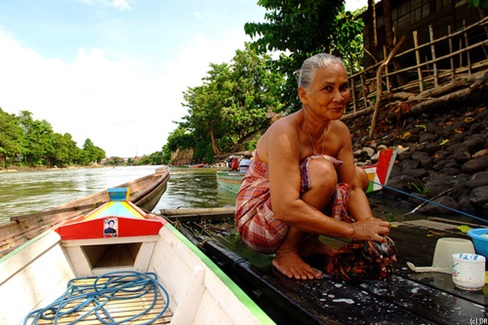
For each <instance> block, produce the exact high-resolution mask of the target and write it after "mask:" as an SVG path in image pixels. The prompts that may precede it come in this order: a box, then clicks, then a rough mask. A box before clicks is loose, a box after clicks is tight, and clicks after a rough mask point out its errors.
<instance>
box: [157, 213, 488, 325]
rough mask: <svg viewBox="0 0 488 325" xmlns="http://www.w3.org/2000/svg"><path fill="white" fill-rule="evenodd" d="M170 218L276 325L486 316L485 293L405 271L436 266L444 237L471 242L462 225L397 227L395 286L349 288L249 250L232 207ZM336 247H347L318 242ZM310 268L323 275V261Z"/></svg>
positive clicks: (446, 277) (440, 276)
mask: <svg viewBox="0 0 488 325" xmlns="http://www.w3.org/2000/svg"><path fill="white" fill-rule="evenodd" d="M161 214H162V215H163V216H164V217H165V219H167V220H169V221H170V222H171V223H173V224H174V225H175V227H178V229H179V230H180V231H181V232H182V233H183V234H184V235H185V236H187V238H188V239H189V240H190V241H192V242H193V243H194V244H195V245H198V246H199V247H200V248H201V249H202V251H203V252H204V253H205V254H206V255H207V256H209V257H211V258H212V260H213V261H214V262H215V263H217V264H218V265H219V266H220V267H221V269H222V270H224V272H226V273H227V274H228V275H229V276H231V277H232V278H233V279H235V281H236V282H237V283H239V285H240V286H241V288H243V289H244V290H245V291H246V292H247V294H248V295H249V296H250V297H251V298H252V299H253V300H254V301H256V302H257V303H258V304H259V305H260V306H261V307H262V308H263V309H264V310H265V312H267V313H268V314H269V315H271V316H272V317H273V320H274V321H275V322H277V323H279V324H281V323H283V324H351V323H354V324H420V323H422V324H457V323H463V322H464V321H463V320H464V319H466V318H469V319H471V318H472V317H474V318H476V317H481V318H483V317H486V310H487V309H488V289H487V288H488V286H487V285H485V286H484V287H483V288H482V289H481V290H477V291H468V290H461V289H459V288H457V287H456V286H455V284H454V283H453V276H452V274H450V273H449V274H448V273H442V272H421V273H418V272H414V271H413V270H411V269H409V267H408V266H407V265H408V263H413V264H414V265H431V263H432V261H433V260H435V258H434V251H435V249H436V244H437V241H438V239H440V238H450V237H454V238H458V239H460V238H461V239H464V240H469V237H468V236H466V234H464V233H462V232H461V231H460V229H459V228H460V225H464V226H465V227H466V226H467V225H470V226H471V227H479V225H477V224H466V223H465V222H455V221H454V220H448V219H442V218H429V219H428V220H425V219H424V220H411V221H402V222H393V223H392V227H391V233H390V237H391V238H392V239H393V240H394V241H395V243H396V246H397V249H398V254H397V261H396V262H394V264H393V265H394V272H393V275H392V277H391V278H390V279H386V280H364V281H361V282H352V283H351V282H344V281H340V280H334V279H332V278H331V277H330V276H329V275H327V274H325V275H324V276H323V278H321V279H317V280H311V281H302V280H294V279H288V278H286V277H284V276H283V275H282V274H280V273H279V272H277V271H276V270H275V269H274V268H273V267H272V259H273V256H272V255H265V254H259V253H256V252H254V251H252V250H251V249H250V248H248V247H247V246H246V245H245V244H244V243H243V242H242V240H241V239H240V237H239V235H238V234H237V232H236V231H235V228H234V222H233V220H234V211H233V209H230V208H218V209H211V210H208V211H203V210H202V209H193V211H192V209H174V210H170V209H166V210H161ZM321 240H322V241H324V242H325V243H327V244H328V245H330V246H331V247H332V248H339V247H341V246H342V245H344V244H347V243H348V241H346V240H343V239H340V238H333V237H328V236H321ZM308 262H309V263H310V264H311V265H313V266H314V267H316V268H318V269H321V270H325V268H324V266H325V265H326V264H327V258H325V257H320V258H317V257H310V259H309V260H308Z"/></svg>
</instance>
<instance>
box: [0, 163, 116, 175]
mask: <svg viewBox="0 0 488 325" xmlns="http://www.w3.org/2000/svg"><path fill="white" fill-rule="evenodd" d="M103 167H113V166H105V165H99V164H91V165H88V166H68V167H49V168H48V167H46V166H36V167H28V166H15V165H12V166H10V167H8V168H0V173H18V172H33V171H44V170H46V171H49V170H70V169H81V168H103Z"/></svg>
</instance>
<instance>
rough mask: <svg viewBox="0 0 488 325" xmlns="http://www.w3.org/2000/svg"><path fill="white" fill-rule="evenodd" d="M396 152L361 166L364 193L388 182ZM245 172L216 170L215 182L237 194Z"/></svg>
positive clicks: (384, 152) (382, 153) (387, 152)
mask: <svg viewBox="0 0 488 325" xmlns="http://www.w3.org/2000/svg"><path fill="white" fill-rule="evenodd" d="M396 154H397V149H396V148H388V149H384V150H381V151H380V152H379V154H378V162H377V163H376V164H373V165H367V166H362V168H363V169H364V170H365V171H366V174H367V175H368V179H369V180H370V183H369V187H368V189H367V191H366V193H370V192H374V191H379V190H381V189H382V185H385V184H386V183H387V182H388V178H389V177H390V173H391V169H392V168H393V164H394V163H395V158H396ZM245 174H246V173H245V172H238V171H228V170H221V171H217V175H216V177H217V184H218V185H219V186H220V187H221V188H222V189H225V190H226V191H229V192H231V193H234V194H237V192H238V191H239V187H240V186H241V182H242V179H243V178H244V175H245Z"/></svg>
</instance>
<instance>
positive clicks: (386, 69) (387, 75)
mask: <svg viewBox="0 0 488 325" xmlns="http://www.w3.org/2000/svg"><path fill="white" fill-rule="evenodd" d="M387 57H388V55H387V52H386V46H383V58H384V59H385V60H386V59H387ZM385 79H386V90H388V91H390V89H391V87H390V77H389V71H388V66H386V67H385Z"/></svg>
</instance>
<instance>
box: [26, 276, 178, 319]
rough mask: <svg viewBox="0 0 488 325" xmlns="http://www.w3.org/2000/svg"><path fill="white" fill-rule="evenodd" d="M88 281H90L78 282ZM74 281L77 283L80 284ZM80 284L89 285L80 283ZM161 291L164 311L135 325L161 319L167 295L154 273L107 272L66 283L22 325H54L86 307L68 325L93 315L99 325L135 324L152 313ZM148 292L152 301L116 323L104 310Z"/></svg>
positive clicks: (27, 317) (166, 307)
mask: <svg viewBox="0 0 488 325" xmlns="http://www.w3.org/2000/svg"><path fill="white" fill-rule="evenodd" d="M90 279H91V280H92V281H80V280H90ZM77 282H80V283H81V284H79V283H77ZM83 282H85V283H88V284H83ZM161 292H162V293H163V294H164V298H163V299H164V301H165V306H164V308H163V309H162V310H161V311H160V312H159V313H158V314H157V315H156V316H154V317H153V318H152V319H150V320H147V321H145V322H143V323H137V324H139V325H146V324H151V323H153V322H154V321H156V320H157V319H158V318H159V317H161V316H162V315H163V314H164V313H165V312H166V310H167V309H168V307H169V295H168V292H167V291H166V290H165V289H164V287H163V286H162V285H161V284H160V283H159V282H158V277H157V275H156V274H155V273H153V272H145V273H143V272H136V271H116V272H108V273H105V274H102V275H100V276H98V277H82V278H75V279H72V280H70V281H69V282H68V288H67V290H66V291H65V292H64V293H63V294H62V295H61V296H60V297H59V298H58V299H56V300H55V301H54V302H52V303H51V304H49V305H48V306H46V307H44V308H40V309H37V310H34V311H32V312H30V313H29V314H28V315H27V316H26V318H25V319H24V324H29V320H30V319H31V318H33V319H32V322H31V323H30V324H38V321H39V320H40V319H41V320H49V321H52V322H53V323H54V324H57V323H58V320H60V319H61V318H63V317H67V316H73V315H72V314H73V313H77V312H80V311H82V310H83V309H84V308H85V307H86V306H87V305H89V304H93V308H91V309H89V310H88V311H86V312H84V313H83V314H80V315H78V317H77V318H76V319H75V320H73V321H72V322H70V323H69V324H76V323H78V322H79V321H81V320H83V319H84V318H86V317H87V316H89V315H92V314H95V315H96V317H97V319H98V320H99V321H100V323H102V324H111V325H119V324H127V323H130V322H134V321H136V320H137V319H139V318H140V317H142V316H144V315H147V314H148V313H149V312H151V311H152V309H153V308H154V306H155V305H156V302H157V300H158V297H160V295H161ZM148 293H149V294H151V293H152V296H153V301H152V302H151V303H150V305H149V306H148V307H147V308H146V309H145V310H143V311H141V312H140V313H138V314H136V315H131V316H130V317H127V318H125V319H122V320H118V321H115V320H114V318H113V317H112V315H110V313H109V311H108V310H107V308H106V306H107V304H109V302H110V301H111V300H129V299H137V298H139V297H141V296H144V295H145V294H148ZM68 306H70V307H68Z"/></svg>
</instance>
